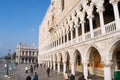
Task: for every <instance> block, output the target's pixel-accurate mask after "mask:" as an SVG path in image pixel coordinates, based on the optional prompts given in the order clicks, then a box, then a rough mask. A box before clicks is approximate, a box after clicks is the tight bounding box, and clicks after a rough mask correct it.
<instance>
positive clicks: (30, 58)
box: [16, 44, 38, 64]
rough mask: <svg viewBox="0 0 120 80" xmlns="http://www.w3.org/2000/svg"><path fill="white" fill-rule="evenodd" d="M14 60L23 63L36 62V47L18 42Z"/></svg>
mask: <svg viewBox="0 0 120 80" xmlns="http://www.w3.org/2000/svg"><path fill="white" fill-rule="evenodd" d="M16 62H17V63H25V64H32V63H38V48H35V47H34V46H27V45H23V44H18V45H17V47H16Z"/></svg>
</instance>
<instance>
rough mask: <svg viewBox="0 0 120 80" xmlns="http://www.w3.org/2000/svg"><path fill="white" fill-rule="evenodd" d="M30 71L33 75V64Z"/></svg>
mask: <svg viewBox="0 0 120 80" xmlns="http://www.w3.org/2000/svg"><path fill="white" fill-rule="evenodd" d="M30 73H31V75H33V66H32V65H31V66H30Z"/></svg>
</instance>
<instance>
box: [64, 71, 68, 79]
mask: <svg viewBox="0 0 120 80" xmlns="http://www.w3.org/2000/svg"><path fill="white" fill-rule="evenodd" d="M64 79H65V80H68V74H67V72H65V74H64Z"/></svg>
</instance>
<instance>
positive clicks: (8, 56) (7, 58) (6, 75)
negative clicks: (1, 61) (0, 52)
mask: <svg viewBox="0 0 120 80" xmlns="http://www.w3.org/2000/svg"><path fill="white" fill-rule="evenodd" d="M10 51H11V50H9V52H8V55H7V56H6V60H7V64H5V68H6V74H5V77H9V60H10Z"/></svg>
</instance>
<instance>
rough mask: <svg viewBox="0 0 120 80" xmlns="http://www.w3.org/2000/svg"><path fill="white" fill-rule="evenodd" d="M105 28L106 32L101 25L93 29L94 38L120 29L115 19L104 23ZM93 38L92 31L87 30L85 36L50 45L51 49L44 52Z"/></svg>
mask: <svg viewBox="0 0 120 80" xmlns="http://www.w3.org/2000/svg"><path fill="white" fill-rule="evenodd" d="M104 28H105V34H102V31H101V27H98V28H96V29H94V30H93V35H94V37H93V38H96V37H99V36H101V35H104V36H106V35H107V36H108V35H109V33H113V32H114V33H115V32H118V31H119V30H117V28H116V23H115V21H113V22H110V23H108V24H106V25H104ZM83 37H84V38H85V39H83ZM93 38H92V37H91V32H87V33H85V34H84V36H83V35H81V36H79V37H78V38H74V39H73V40H72V41H71V40H70V41H68V42H65V43H63V44H60V45H57V46H53V47H50V48H49V49H48V48H47V49H44V53H49V52H52V51H55V50H59V49H62V48H67V47H69V46H71V45H75V44H78V43H82V42H85V41H88V40H90V39H93ZM77 39H78V40H77Z"/></svg>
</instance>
